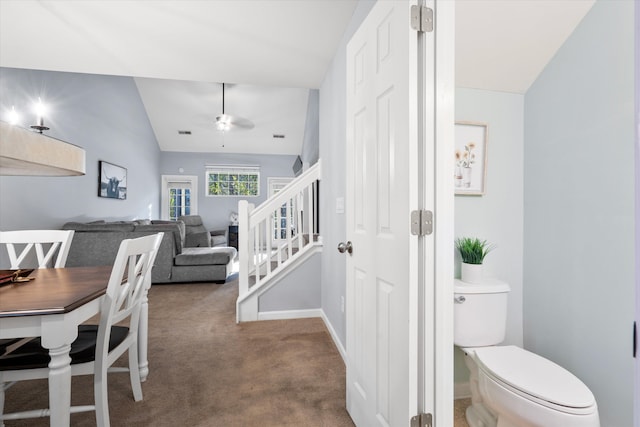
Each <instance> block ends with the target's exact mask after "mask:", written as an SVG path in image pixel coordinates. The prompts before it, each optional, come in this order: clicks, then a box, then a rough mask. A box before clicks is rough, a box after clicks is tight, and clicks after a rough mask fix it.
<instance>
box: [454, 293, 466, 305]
mask: <svg viewBox="0 0 640 427" xmlns="http://www.w3.org/2000/svg"><path fill="white" fill-rule="evenodd" d="M453 300H454V301H455V302H457V303H458V304H462V303H463V302H465V301H466V300H467V299H466V298H465V297H464V295H460V296H457V297H455V298H454V299H453Z"/></svg>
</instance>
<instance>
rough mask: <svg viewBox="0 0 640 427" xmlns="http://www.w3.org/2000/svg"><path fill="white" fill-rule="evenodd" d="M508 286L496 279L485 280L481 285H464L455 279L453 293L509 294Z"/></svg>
mask: <svg viewBox="0 0 640 427" xmlns="http://www.w3.org/2000/svg"><path fill="white" fill-rule="evenodd" d="M510 290H511V288H510V287H509V285H508V284H507V283H505V282H503V281H501V280H498V279H490V278H487V279H485V280H484V281H483V282H482V283H478V284H475V283H473V284H472V283H466V282H463V281H462V280H460V279H455V281H454V283H453V292H454V293H456V294H498V293H503V292H509V291H510Z"/></svg>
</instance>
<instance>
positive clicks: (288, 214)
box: [238, 161, 321, 301]
mask: <svg viewBox="0 0 640 427" xmlns="http://www.w3.org/2000/svg"><path fill="white" fill-rule="evenodd" d="M320 171H321V165H320V161H318V163H316V164H315V165H313V166H312V167H310V168H309V169H308V170H306V171H305V172H304V173H303V174H302V175H300V176H299V177H297V178H296V179H294V180H293V181H291V182H290V183H288V184H287V185H286V186H285V187H283V188H282V189H281V190H280V191H279V192H278V193H276V194H274V195H273V196H271V197H270V198H269V199H267V200H265V201H264V202H263V203H262V204H261V205H260V206H258V207H257V208H256V207H254V205H253V204H251V203H249V202H247V201H246V200H241V201H240V202H238V261H239V264H240V265H239V268H240V271H239V275H238V281H239V297H238V301H241V300H242V299H243V298H244V297H245V296H246V295H247V294H248V293H249V292H250V291H251V292H253V291H255V290H256V289H258V288H259V287H260V286H262V285H263V284H265V283H267V282H268V281H269V280H270V279H271V278H272V277H273V276H274V275H275V274H277V273H278V272H279V271H281V270H282V269H283V268H285V267H286V266H287V265H289V264H291V263H293V261H294V260H295V259H296V258H298V257H301V256H302V255H303V254H304V253H305V252H306V251H308V250H310V249H311V248H312V246H315V245H317V244H318V243H319V242H320V236H319V235H318V234H319V233H318V217H317V211H318V206H317V203H318V190H319V188H318V182H319V180H320V178H321V176H320Z"/></svg>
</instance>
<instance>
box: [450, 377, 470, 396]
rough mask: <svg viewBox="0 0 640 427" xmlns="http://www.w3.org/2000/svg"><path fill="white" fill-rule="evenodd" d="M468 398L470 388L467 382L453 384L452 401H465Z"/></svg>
mask: <svg viewBox="0 0 640 427" xmlns="http://www.w3.org/2000/svg"><path fill="white" fill-rule="evenodd" d="M468 397H471V386H470V385H469V381H467V382H464V383H454V384H453V398H454V399H466V398H468Z"/></svg>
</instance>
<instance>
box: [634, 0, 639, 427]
mask: <svg viewBox="0 0 640 427" xmlns="http://www.w3.org/2000/svg"><path fill="white" fill-rule="evenodd" d="M635 24H636V25H635V36H636V37H635V49H634V50H635V52H636V60H635V65H636V67H635V71H636V72H635V83H636V90H635V107H636V108H635V111H636V162H635V167H636V182H635V184H636V218H635V224H636V248H635V249H636V257H635V260H636V326H637V328H638V329H636V339H637V340H640V7H639V6H638V5H637V3H636V14H635ZM636 352H637V353H636V375H635V393H634V394H635V398H634V401H635V405H634V408H635V409H634V411H633V413H634V424H633V425H634V426H636V427H639V426H640V351H639V350H638V349H636Z"/></svg>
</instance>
